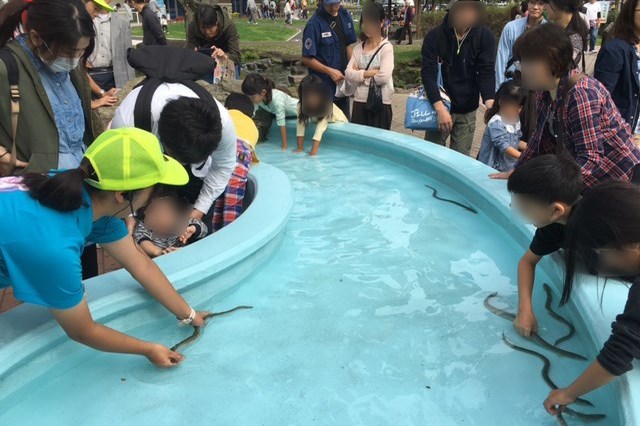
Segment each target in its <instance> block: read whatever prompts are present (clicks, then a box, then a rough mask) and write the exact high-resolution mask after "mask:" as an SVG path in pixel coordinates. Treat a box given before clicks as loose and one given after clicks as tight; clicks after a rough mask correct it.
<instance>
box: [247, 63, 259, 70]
mask: <svg viewBox="0 0 640 426" xmlns="http://www.w3.org/2000/svg"><path fill="white" fill-rule="evenodd" d="M256 68H257V67H256V64H247V69H248V70H249V71H255V70H256Z"/></svg>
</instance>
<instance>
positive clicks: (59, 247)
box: [0, 177, 128, 309]
mask: <svg viewBox="0 0 640 426" xmlns="http://www.w3.org/2000/svg"><path fill="white" fill-rule="evenodd" d="M0 218H1V219H0V288H4V287H9V286H12V287H13V293H14V295H15V297H16V298H17V299H18V300H21V301H23V302H28V303H34V304H36V305H43V306H46V307H48V308H54V309H68V308H72V307H74V306H76V305H77V304H78V303H80V302H81V301H82V298H83V297H84V286H83V284H82V265H81V263H80V255H81V254H82V250H83V249H84V246H85V244H86V243H87V242H94V243H98V244H108V243H113V242H116V241H119V240H121V239H123V238H124V237H126V236H127V234H128V232H127V228H126V226H125V224H124V222H123V221H122V220H120V219H117V218H112V217H103V218H101V219H99V220H97V221H96V222H93V209H92V208H91V199H90V198H89V194H88V193H87V192H85V205H84V206H83V207H81V208H80V209H78V210H75V211H72V212H59V211H56V210H53V209H50V208H48V207H45V206H43V205H42V204H40V203H39V202H38V201H36V200H34V199H33V198H31V197H30V196H29V193H28V192H27V188H26V187H24V186H23V185H22V179H21V178H16V177H9V178H2V179H0Z"/></svg>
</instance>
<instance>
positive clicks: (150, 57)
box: [127, 46, 216, 132]
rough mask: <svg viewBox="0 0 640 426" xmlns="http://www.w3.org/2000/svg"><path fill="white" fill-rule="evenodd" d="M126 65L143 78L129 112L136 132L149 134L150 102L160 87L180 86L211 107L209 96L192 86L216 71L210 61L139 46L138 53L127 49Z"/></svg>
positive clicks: (169, 49) (190, 52)
mask: <svg viewBox="0 0 640 426" xmlns="http://www.w3.org/2000/svg"><path fill="white" fill-rule="evenodd" d="M127 61H128V62H129V65H131V66H132V67H133V68H134V69H136V70H138V71H140V72H142V73H143V74H144V75H145V76H146V77H147V78H146V79H145V80H143V81H142V83H140V84H139V85H138V86H137V87H142V88H141V89H140V93H139V94H138V98H137V99H136V105H135V108H134V111H133V116H134V123H135V126H136V127H137V128H139V129H143V130H146V131H148V132H150V131H151V100H152V99H153V95H154V93H155V92H156V89H157V88H158V87H159V86H160V85H161V84H163V83H179V84H182V85H183V86H186V87H188V88H189V89H191V90H192V91H193V92H195V94H196V95H198V97H199V98H200V99H202V100H203V101H206V102H211V103H212V104H214V105H215V100H214V98H213V96H212V95H211V93H209V92H208V91H207V89H205V88H204V87H202V86H201V85H199V84H198V83H196V80H200V79H201V78H202V77H203V76H205V75H207V74H213V70H214V69H215V67H216V61H215V60H214V59H213V58H211V57H209V56H207V55H203V54H201V53H198V52H195V51H193V50H189V49H183V48H179V47H170V46H142V47H140V48H139V49H133V48H132V49H129V50H128V52H127Z"/></svg>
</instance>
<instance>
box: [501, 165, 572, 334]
mask: <svg viewBox="0 0 640 426" xmlns="http://www.w3.org/2000/svg"><path fill="white" fill-rule="evenodd" d="M507 189H508V190H509V192H510V193H511V205H512V207H514V208H515V209H516V210H517V211H518V212H519V213H520V214H521V215H522V216H523V217H525V218H526V219H528V220H529V222H530V223H531V224H533V225H534V226H535V227H536V228H538V229H537V230H536V233H535V235H534V237H533V240H532V241H531V245H530V246H529V250H527V252H526V253H525V254H524V255H523V256H522V258H521V259H520V262H519V263H518V315H517V316H516V319H515V320H514V322H513V325H514V326H515V328H516V330H517V331H518V333H520V334H521V335H522V336H526V337H529V336H530V335H531V333H532V332H534V331H535V332H537V331H538V322H537V320H536V317H535V315H534V313H533V305H532V303H531V295H532V292H533V285H534V281H535V270H536V266H537V265H538V263H539V262H540V260H541V259H542V257H543V256H546V255H548V254H551V253H553V252H555V251H558V250H559V249H561V248H563V247H564V239H565V225H566V223H567V220H568V219H569V215H570V214H571V209H572V208H573V206H574V205H575V203H576V202H577V201H578V200H579V198H580V192H581V191H582V174H581V173H580V167H579V166H578V164H576V162H575V161H574V160H573V158H571V157H569V156H563V155H551V154H549V155H542V156H540V157H536V158H534V159H532V160H531V161H528V162H527V163H525V164H523V165H522V166H520V167H518V168H517V169H515V170H514V172H513V173H512V174H511V176H510V177H509V181H508V183H507Z"/></svg>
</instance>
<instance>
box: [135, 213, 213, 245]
mask: <svg viewBox="0 0 640 426" xmlns="http://www.w3.org/2000/svg"><path fill="white" fill-rule="evenodd" d="M192 225H193V226H195V227H196V232H195V233H194V234H193V236H192V237H191V238H190V239H189V242H193V241H196V240H199V239H201V238H204V237H206V236H207V233H208V231H209V230H208V228H207V225H205V223H204V222H203V221H201V220H199V219H194V218H191V219H190V220H189V226H192ZM133 239H134V240H135V242H136V243H138V244H140V243H142V242H143V241H151V242H152V243H153V245H155V246H156V247H159V248H161V249H163V250H164V249H167V248H170V247H181V246H182V244H181V243H180V235H170V236H158V235H155V234H154V233H153V231H152V230H151V229H149V228H147V227H146V226H145V224H144V222H143V221H141V220H139V221H137V222H136V226H135V228H134V229H133ZM189 242H188V243H189ZM188 243H187V244H188Z"/></svg>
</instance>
